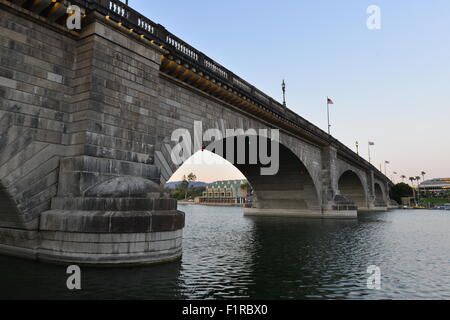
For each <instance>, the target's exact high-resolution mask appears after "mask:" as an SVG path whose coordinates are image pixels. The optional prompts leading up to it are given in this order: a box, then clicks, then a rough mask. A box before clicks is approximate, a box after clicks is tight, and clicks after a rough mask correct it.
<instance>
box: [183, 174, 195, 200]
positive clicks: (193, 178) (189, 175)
mask: <svg viewBox="0 0 450 320" xmlns="http://www.w3.org/2000/svg"><path fill="white" fill-rule="evenodd" d="M183 180H184V181H186V180H187V183H188V185H187V188H186V193H185V194H184V200H186V199H187V194H188V189H189V186H190V184H191V182H194V181H195V180H197V176H196V175H195V174H193V173H192V172H191V173H189V174H188V176H187V179H186V176H183Z"/></svg>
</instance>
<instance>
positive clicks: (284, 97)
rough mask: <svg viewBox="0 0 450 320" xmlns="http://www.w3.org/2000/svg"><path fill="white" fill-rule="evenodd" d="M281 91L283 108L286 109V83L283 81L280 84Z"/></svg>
mask: <svg viewBox="0 0 450 320" xmlns="http://www.w3.org/2000/svg"><path fill="white" fill-rule="evenodd" d="M281 90H283V106H285V107H286V83H285V82H284V79H283V82H282V83H281Z"/></svg>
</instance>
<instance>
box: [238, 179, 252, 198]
mask: <svg viewBox="0 0 450 320" xmlns="http://www.w3.org/2000/svg"><path fill="white" fill-rule="evenodd" d="M239 188H240V189H241V190H242V191H245V193H246V194H247V195H248V191H249V189H250V184H249V183H248V182H244V183H242V184H241V186H240V187H239Z"/></svg>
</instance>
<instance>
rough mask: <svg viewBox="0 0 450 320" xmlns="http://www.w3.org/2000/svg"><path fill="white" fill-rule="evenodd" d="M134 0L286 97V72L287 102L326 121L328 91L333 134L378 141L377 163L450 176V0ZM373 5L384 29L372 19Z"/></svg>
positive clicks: (263, 86) (314, 118)
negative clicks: (283, 84) (374, 25)
mask: <svg viewBox="0 0 450 320" xmlns="http://www.w3.org/2000/svg"><path fill="white" fill-rule="evenodd" d="M130 5H131V6H132V7H133V8H134V9H136V10H138V11H139V12H141V13H143V14H145V15H146V16H147V17H148V18H150V19H151V20H153V21H155V22H157V23H160V24H162V25H164V26H165V27H166V28H167V29H168V30H169V31H171V32H172V33H174V34H176V35H177V36H178V37H180V38H181V39H183V40H185V41H186V42H188V43H189V44H191V45H192V46H194V47H195V48H197V49H198V50H200V51H203V52H204V53H205V54H207V55H208V56H209V57H211V58H212V59H214V60H216V61H217V62H219V63H221V64H222V65H224V66H225V67H227V68H228V69H230V70H231V71H233V72H234V73H236V74H237V75H239V76H240V77H242V78H244V79H245V80H247V81H248V82H250V83H252V84H253V85H255V86H256V87H257V88H259V89H261V90H262V91H264V92H265V93H267V94H268V95H270V96H272V97H273V98H275V99H277V100H279V101H280V100H281V99H282V98H281V89H280V84H281V80H282V79H283V78H284V79H285V81H286V83H287V102H288V106H289V107H290V108H291V109H292V110H294V111H296V112H297V113H298V114H300V115H301V116H303V117H304V118H306V119H308V120H309V121H311V122H313V123H314V124H316V125H317V126H319V127H321V128H322V129H324V130H326V96H329V97H330V98H332V99H333V101H334V102H335V104H334V105H333V106H332V110H331V122H332V134H333V135H334V136H335V137H336V138H338V139H339V140H341V141H342V142H343V143H345V144H346V145H347V146H349V147H351V148H352V149H354V148H355V147H354V143H355V141H356V140H358V141H359V142H360V145H361V148H360V154H361V155H362V156H364V157H367V141H369V140H370V141H374V142H375V144H376V145H375V146H374V147H373V151H372V153H373V154H372V159H373V163H374V164H376V165H377V166H379V164H380V163H384V161H385V160H389V161H390V162H391V165H390V167H388V168H390V170H389V171H397V172H398V173H399V174H405V175H406V176H416V175H418V174H419V173H420V171H422V170H424V171H426V172H427V173H428V174H427V178H432V177H443V176H450V139H449V138H450V135H449V127H450V98H449V96H450V54H449V53H450V41H449V40H450V1H448V0H433V1H425V0H421V1H419V0H409V1H406V0H395V1H393V0H382V1H364V0H346V1H335V0H315V1H299V0H296V1H294V0H292V1H291V0H289V1H261V0H259V1H254V0H246V1H244V0H241V1H237V0H228V1H205V0H199V1H177V0H173V1H171V2H169V3H167V2H153V1H136V0H130ZM369 5H378V6H379V7H380V8H381V29H380V30H369V29H368V28H367V27H366V20H367V18H368V14H367V13H366V9H367V7H368V6H369ZM190 169H192V168H189V169H188V170H190ZM180 174H181V173H179V175H180ZM200 176H202V175H201V174H200ZM174 178H175V177H174Z"/></svg>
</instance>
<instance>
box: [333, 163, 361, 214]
mask: <svg viewBox="0 0 450 320" xmlns="http://www.w3.org/2000/svg"><path fill="white" fill-rule="evenodd" d="M338 188H339V191H340V193H341V195H343V196H345V197H347V198H350V199H351V200H352V201H353V202H354V203H355V204H356V206H357V207H358V209H360V208H367V207H368V203H367V196H366V192H365V189H364V186H363V184H362V182H361V179H360V178H359V177H358V175H357V174H356V173H354V172H353V171H350V170H348V171H345V172H344V173H343V174H342V175H341V177H340V178H339V182H338Z"/></svg>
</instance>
